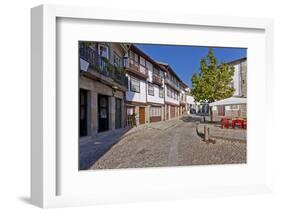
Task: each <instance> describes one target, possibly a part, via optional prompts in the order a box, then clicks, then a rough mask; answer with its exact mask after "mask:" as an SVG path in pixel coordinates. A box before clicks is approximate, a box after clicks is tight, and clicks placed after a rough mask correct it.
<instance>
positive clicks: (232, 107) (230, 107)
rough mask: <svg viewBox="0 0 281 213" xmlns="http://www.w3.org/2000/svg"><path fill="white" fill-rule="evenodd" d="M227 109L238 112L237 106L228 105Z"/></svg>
mask: <svg viewBox="0 0 281 213" xmlns="http://www.w3.org/2000/svg"><path fill="white" fill-rule="evenodd" d="M229 109H231V110H238V109H239V105H230V106H229Z"/></svg>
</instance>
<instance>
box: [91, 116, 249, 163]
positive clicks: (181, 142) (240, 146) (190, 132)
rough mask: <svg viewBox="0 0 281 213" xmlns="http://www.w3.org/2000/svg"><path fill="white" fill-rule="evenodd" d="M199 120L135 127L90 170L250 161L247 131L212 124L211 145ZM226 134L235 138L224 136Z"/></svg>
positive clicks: (187, 118)
mask: <svg viewBox="0 0 281 213" xmlns="http://www.w3.org/2000/svg"><path fill="white" fill-rule="evenodd" d="M199 119H200V118H196V117H193V118H192V117H185V118H183V119H180V120H171V121H164V122H158V123H153V124H149V125H146V126H141V127H138V128H135V130H134V131H133V132H132V133H131V134H128V135H126V136H125V137H122V138H121V139H120V141H119V142H118V143H116V144H115V145H113V146H112V147H111V148H110V149H109V150H108V151H107V152H106V153H105V154H104V155H103V156H102V157H101V158H99V159H98V160H97V161H96V162H95V163H94V164H93V165H92V166H91V167H90V169H116V168H143V167H163V166H186V165H206V164H233V163H246V130H240V129H235V130H232V129H231V130H230V129H229V130H222V131H221V132H220V130H219V129H217V128H218V127H216V126H212V128H211V130H210V131H211V132H210V135H211V136H212V132H213V133H214V134H215V135H216V137H214V138H215V140H216V143H215V144H207V143H205V142H203V140H202V137H200V134H198V133H197V132H196V127H197V126H198V129H199V131H200V129H202V123H201V124H198V123H199ZM225 132H227V133H225ZM228 132H229V133H228ZM218 135H219V136H218ZM221 135H222V137H220V136H221ZM225 135H227V136H228V135H230V136H235V137H234V138H233V137H232V138H224V137H225ZM236 136H237V137H236ZM236 138H238V139H237V140H236Z"/></svg>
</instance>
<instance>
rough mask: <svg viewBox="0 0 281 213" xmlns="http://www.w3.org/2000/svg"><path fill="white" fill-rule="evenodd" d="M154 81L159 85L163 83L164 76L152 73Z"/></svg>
mask: <svg viewBox="0 0 281 213" xmlns="http://www.w3.org/2000/svg"><path fill="white" fill-rule="evenodd" d="M152 82H153V83H154V84H158V85H160V86H161V85H162V77H161V76H158V75H156V74H153V75H152Z"/></svg>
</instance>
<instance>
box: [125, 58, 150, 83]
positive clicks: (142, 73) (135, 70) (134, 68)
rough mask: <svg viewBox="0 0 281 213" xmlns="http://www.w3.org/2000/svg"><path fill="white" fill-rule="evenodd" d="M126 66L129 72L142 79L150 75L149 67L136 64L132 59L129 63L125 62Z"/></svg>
mask: <svg viewBox="0 0 281 213" xmlns="http://www.w3.org/2000/svg"><path fill="white" fill-rule="evenodd" d="M125 68H126V71H127V72H128V73H129V74H132V75H134V76H136V77H139V78H142V79H146V78H147V77H148V72H147V68H146V67H144V66H141V65H140V64H135V63H133V62H132V61H131V60H129V63H125Z"/></svg>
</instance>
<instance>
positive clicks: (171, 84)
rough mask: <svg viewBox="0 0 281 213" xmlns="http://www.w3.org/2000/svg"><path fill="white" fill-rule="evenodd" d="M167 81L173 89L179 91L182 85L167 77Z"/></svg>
mask: <svg viewBox="0 0 281 213" xmlns="http://www.w3.org/2000/svg"><path fill="white" fill-rule="evenodd" d="M165 83H166V84H168V85H169V86H170V87H172V88H173V89H175V90H177V91H178V92H179V91H180V87H179V86H178V85H176V84H175V83H174V82H172V81H171V80H169V79H167V78H165Z"/></svg>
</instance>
